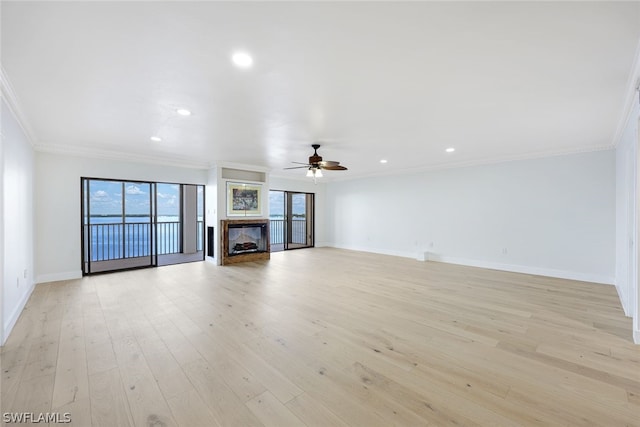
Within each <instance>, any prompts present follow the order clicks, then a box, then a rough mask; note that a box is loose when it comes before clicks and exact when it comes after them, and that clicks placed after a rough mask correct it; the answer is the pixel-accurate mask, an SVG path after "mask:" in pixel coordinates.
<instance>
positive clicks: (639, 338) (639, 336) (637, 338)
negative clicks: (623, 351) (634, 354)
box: [633, 329, 640, 344]
mask: <svg viewBox="0 0 640 427" xmlns="http://www.w3.org/2000/svg"><path fill="white" fill-rule="evenodd" d="M633 342H634V343H636V344H640V330H639V329H634V330H633Z"/></svg>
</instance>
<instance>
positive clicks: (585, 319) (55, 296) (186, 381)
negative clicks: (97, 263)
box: [0, 248, 640, 427]
mask: <svg viewBox="0 0 640 427" xmlns="http://www.w3.org/2000/svg"><path fill="white" fill-rule="evenodd" d="M0 366H1V367H2V372H1V374H2V377H1V380H2V382H1V384H0V396H1V398H2V401H1V402H0V408H1V409H2V412H7V411H9V412H12V411H21V412H33V413H38V412H48V411H58V412H69V413H70V415H71V420H72V425H93V426H116V427H117V426H125V427H126V426H147V425H164V426H171V425H185V426H200V425H203V426H204V425H206V426H224V427H226V426H256V427H260V426H265V425H280V426H282V425H307V426H329V425H331V426H344V425H348V426H354V427H359V426H367V427H369V426H385V427H386V426H389V425H398V426H415V425H435V426H444V425H469V426H473V425H479V426H485V425H500V426H510V425H514V426H515V425H520V426H549V425H565V426H566V425H598V426H605V425H606V426H607V427H609V426H611V427H617V426H639V427H640V416H639V415H640V398H638V396H640V346H636V345H634V344H633V343H632V337H631V319H629V318H627V317H625V316H624V313H623V311H622V309H621V307H620V303H619V299H618V296H617V293H616V290H615V287H612V286H604V285H598V284H594V283H586V282H578V281H570V280H563V279H554V278H548V277H540V276H532V275H527V274H518V273H510V272H501V271H494V270H484V269H480V268H474V267H465V266H457V265H450V264H443V263H433V262H418V261H415V260H411V259H406V258H399V257H391V256H384V255H377V254H370V253H361V252H355V251H346V250H339V249H332V248H314V249H305V250H299V251H287V252H283V253H274V254H272V256H271V260H270V261H264V262H252V263H243V264H236V265H233V266H225V267H220V266H215V265H213V264H211V263H208V262H199V263H192V264H183V265H174V266H167V267H161V268H157V269H146V270H135V271H127V272H119V273H113V274H104V275H96V276H90V277H84V278H82V279H78V280H69V281H63V282H55V283H48V284H42V285H38V286H37V287H36V289H35V290H34V292H33V294H32V295H31V298H30V299H29V301H28V302H27V305H26V307H25V310H24V311H23V313H22V314H21V316H20V319H19V320H18V322H17V324H16V326H15V328H14V330H13V333H12V334H11V336H10V337H9V339H8V340H7V343H6V344H5V346H4V347H3V348H2V350H1V352H0ZM40 425H41V424H40Z"/></svg>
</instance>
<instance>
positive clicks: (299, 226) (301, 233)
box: [269, 190, 314, 252]
mask: <svg viewBox="0 0 640 427" xmlns="http://www.w3.org/2000/svg"><path fill="white" fill-rule="evenodd" d="M313 212H314V194H313V193H298V192H292V191H277V190H271V191H270V192H269V219H270V233H271V251H272V252H277V251H282V250H288V249H300V248H309V247H313V245H314V218H313Z"/></svg>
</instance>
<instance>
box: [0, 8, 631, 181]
mask: <svg viewBox="0 0 640 427" xmlns="http://www.w3.org/2000/svg"><path fill="white" fill-rule="evenodd" d="M1 8H2V9H1V19H2V30H1V36H2V45H1V47H2V50H1V59H2V67H3V68H4V73H5V75H6V77H7V78H8V80H9V81H10V82H11V84H12V86H13V91H14V93H15V94H16V101H17V103H18V105H19V107H20V109H21V112H22V114H23V116H24V117H25V118H26V122H27V127H28V128H29V132H30V134H31V137H32V138H33V140H34V144H35V145H36V147H37V148H38V149H41V150H49V151H63V152H71V153H74V152H77V153H94V154H96V155H110V156H113V155H117V156H123V157H126V158H132V159H141V158H147V159H151V160H159V161H162V160H164V161H166V160H167V159H171V161H174V162H176V163H177V164H190V165H196V166H197V165H200V166H206V165H208V164H212V163H219V162H233V163H238V164H247V165H256V166H261V167H265V168H268V169H271V170H272V172H273V174H275V175H280V176H300V175H304V170H295V171H283V170H282V169H283V168H284V167H288V166H291V163H290V162H291V161H300V162H304V161H306V159H307V157H308V156H309V155H310V154H311V153H312V149H311V148H310V144H311V143H313V142H319V143H321V144H322V148H321V149H320V150H319V151H320V154H321V155H323V156H324V158H325V160H338V161H340V162H342V164H344V165H345V166H347V167H349V169H350V170H349V171H347V172H327V173H326V174H325V176H328V177H338V176H340V177H356V176H364V175H368V174H372V173H383V171H384V173H389V172H390V171H399V170H407V169H421V168H430V167H442V166H447V165H459V164H470V163H478V162H488V161H497V160H503V159H514V158H523V157H532V156H541V155H551V154H558V153H569V152H576V151H585V150H595V149H602V148H605V147H612V146H613V144H614V136H615V134H616V131H617V129H618V126H619V124H620V120H621V119H622V116H623V112H624V106H625V100H626V99H627V96H628V95H629V90H630V87H631V86H630V85H631V84H632V82H631V81H630V78H631V72H632V68H633V66H634V60H635V55H636V51H637V48H638V46H639V41H640V2H637V1H636V2H621V3H616V2H540V3H535V2H469V3H466V2H407V3H399V2H297V3H295V2H185V1H174V2H148V1H147V2H56V1H47V2H9V1H2V3H1ZM239 49H240V50H245V51H247V52H250V53H251V54H252V56H253V58H254V66H253V67H252V68H251V69H246V70H242V69H238V68H236V67H234V65H233V64H232V63H231V60H230V57H231V55H232V53H233V52H234V51H236V50H239ZM180 107H184V108H188V109H189V110H191V111H192V112H193V114H192V115H191V116H189V117H182V116H179V115H177V114H176V113H175V110H176V109H177V108H180ZM153 135H158V136H160V137H161V138H162V139H163V141H162V142H159V143H158V142H153V141H150V139H149V138H150V137H151V136H153ZM447 147H455V148H456V151H455V153H452V154H448V153H445V151H444V150H445V148H447ZM382 158H384V159H387V160H388V163H387V164H385V165H382V164H380V163H379V160H380V159H382Z"/></svg>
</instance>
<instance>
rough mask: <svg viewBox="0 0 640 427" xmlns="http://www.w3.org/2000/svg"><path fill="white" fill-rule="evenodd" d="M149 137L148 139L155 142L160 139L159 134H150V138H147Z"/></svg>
mask: <svg viewBox="0 0 640 427" xmlns="http://www.w3.org/2000/svg"><path fill="white" fill-rule="evenodd" d="M149 139H150V140H152V141H155V142H160V141H162V138H160V137H159V136H152V137H151V138H149Z"/></svg>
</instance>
